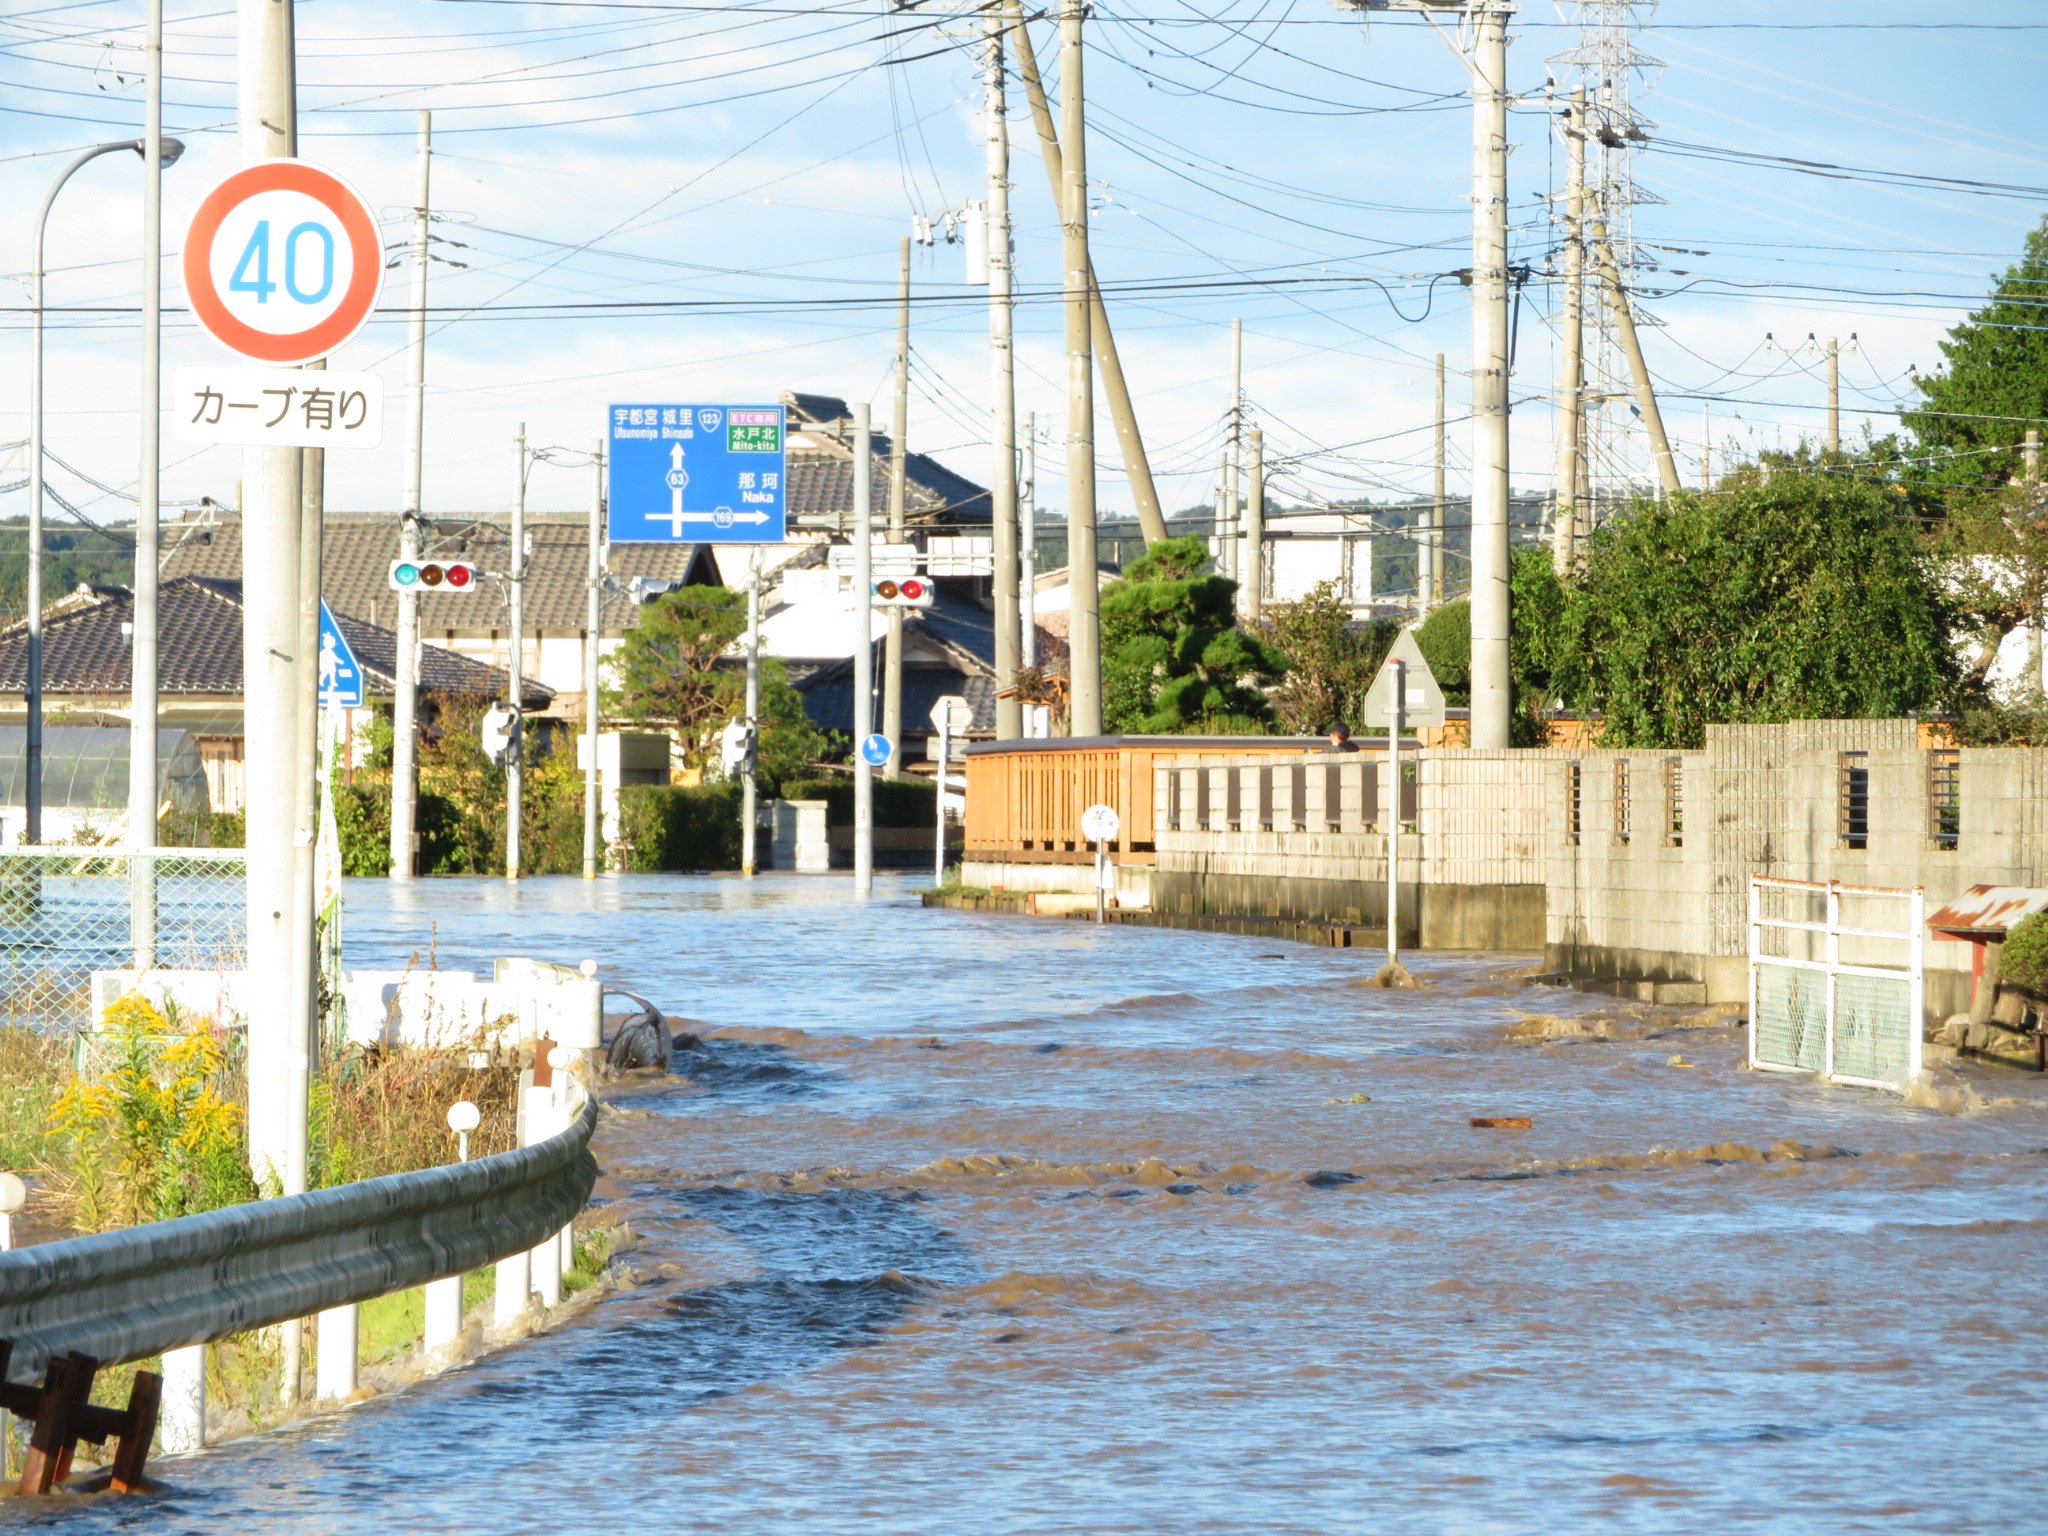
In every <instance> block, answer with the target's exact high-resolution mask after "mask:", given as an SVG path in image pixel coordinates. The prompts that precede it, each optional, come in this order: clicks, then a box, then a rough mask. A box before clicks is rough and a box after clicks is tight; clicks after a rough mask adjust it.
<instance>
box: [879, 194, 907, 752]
mask: <svg viewBox="0 0 2048 1536" xmlns="http://www.w3.org/2000/svg"><path fill="white" fill-rule="evenodd" d="M902 260H903V265H902V271H901V274H900V278H899V283H898V287H897V290H896V429H895V430H896V442H895V445H894V451H893V452H892V453H891V454H890V455H889V542H890V543H891V544H901V543H902V542H903V541H904V536H905V529H906V528H907V526H908V525H907V523H906V521H905V517H904V501H905V499H906V498H907V497H908V495H909V493H910V465H909V463H908V460H907V459H906V457H905V456H906V454H907V453H908V451H909V450H908V449H907V448H906V447H905V446H904V439H905V438H906V437H908V436H909V434H910V237H909V236H907V235H906V236H905V237H904V239H903V248H902ZM882 734H883V735H884V736H886V737H888V738H889V765H888V767H886V768H884V769H883V770H882V775H883V777H884V778H890V779H900V778H901V777H903V610H902V609H901V608H891V609H890V610H889V630H888V637H887V639H886V640H885V641H884V643H883V648H882Z"/></svg>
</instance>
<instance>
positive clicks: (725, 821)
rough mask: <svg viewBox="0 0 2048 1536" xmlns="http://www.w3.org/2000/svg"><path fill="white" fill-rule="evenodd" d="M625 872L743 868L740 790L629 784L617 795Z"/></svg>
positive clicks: (733, 787) (734, 786) (734, 787)
mask: <svg viewBox="0 0 2048 1536" xmlns="http://www.w3.org/2000/svg"><path fill="white" fill-rule="evenodd" d="M619 843H620V848H619V858H620V864H621V867H622V868H624V869H628V870H631V871H634V872H636V873H640V874H651V873H655V872H657V871H660V870H675V869H738V868H739V867H740V786H739V785H737V784H702V785H685V784H628V785H626V786H625V787H624V788H622V789H621V790H620V791H619Z"/></svg>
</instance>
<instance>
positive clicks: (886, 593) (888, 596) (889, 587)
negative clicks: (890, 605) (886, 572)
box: [875, 581, 901, 634]
mask: <svg viewBox="0 0 2048 1536" xmlns="http://www.w3.org/2000/svg"><path fill="white" fill-rule="evenodd" d="M900 590H901V589H900V588H899V587H898V586H897V585H896V583H895V582H893V581H878V582H876V583H875V596H877V597H879V598H880V599H881V600H882V601H883V602H885V603H887V602H893V601H895V598H896V594H897V593H898V592H899V591H900ZM891 633H892V634H893V633H894V631H893V630H892V631H891Z"/></svg>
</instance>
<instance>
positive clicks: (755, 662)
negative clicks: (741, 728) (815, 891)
mask: <svg viewBox="0 0 2048 1536" xmlns="http://www.w3.org/2000/svg"><path fill="white" fill-rule="evenodd" d="M760 717H761V551H760V550H758V549H755V550H750V551H748V561H747V757H746V762H745V764H744V766H743V769H742V773H741V778H740V873H741V874H743V875H745V876H747V878H748V879H752V878H753V875H754V867H755V862H756V860H755V848H754V833H755V827H754V823H755V821H756V820H757V819H758V815H759V813H758V812H757V811H756V809H755V801H756V797H757V796H758V795H759V794H760V785H759V780H758V778H757V776H756V773H755V767H756V764H757V763H758V762H759V759H760V754H761V718H760Z"/></svg>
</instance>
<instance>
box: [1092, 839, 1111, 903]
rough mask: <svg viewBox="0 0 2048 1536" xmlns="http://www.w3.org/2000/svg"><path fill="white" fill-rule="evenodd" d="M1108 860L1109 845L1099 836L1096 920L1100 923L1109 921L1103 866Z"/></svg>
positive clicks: (1096, 847)
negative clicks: (1104, 895)
mask: <svg viewBox="0 0 2048 1536" xmlns="http://www.w3.org/2000/svg"><path fill="white" fill-rule="evenodd" d="M1108 860H1109V845H1108V844H1107V843H1106V842H1104V841H1103V840H1102V839H1101V838H1097V839H1096V840H1095V921H1096V922H1098V923H1104V922H1107V921H1109V919H1108V917H1107V916H1106V914H1105V912H1104V907H1105V905H1106V903H1105V902H1104V900H1103V895H1102V872H1103V866H1104V865H1105V864H1106V863H1107V862H1108Z"/></svg>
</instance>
